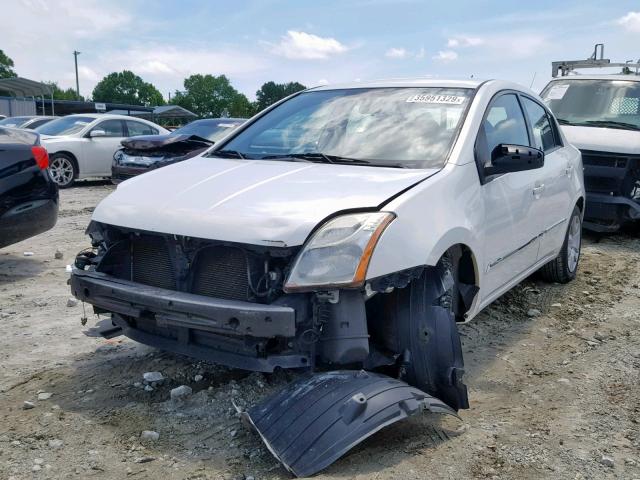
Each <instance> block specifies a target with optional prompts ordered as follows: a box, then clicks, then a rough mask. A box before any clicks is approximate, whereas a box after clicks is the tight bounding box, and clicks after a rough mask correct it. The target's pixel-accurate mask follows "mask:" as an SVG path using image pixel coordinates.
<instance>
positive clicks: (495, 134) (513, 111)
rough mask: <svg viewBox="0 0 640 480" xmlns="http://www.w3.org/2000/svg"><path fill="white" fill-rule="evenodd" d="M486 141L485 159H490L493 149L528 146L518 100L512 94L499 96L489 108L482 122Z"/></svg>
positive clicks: (525, 127)
mask: <svg viewBox="0 0 640 480" xmlns="http://www.w3.org/2000/svg"><path fill="white" fill-rule="evenodd" d="M481 129H482V130H483V132H481V133H484V138H485V139H486V148H487V152H486V154H487V155H486V157H487V158H488V159H490V158H491V154H492V153H493V151H494V150H495V148H496V147H497V146H498V145H500V144H502V143H504V144H507V145H527V146H528V145H529V135H528V133H527V124H526V123H525V121H524V115H523V114H522V109H521V108H520V103H519V102H518V99H517V98H516V96H515V95H513V94H506V95H501V96H499V97H498V98H496V99H495V100H494V101H493V103H492V104H491V105H490V106H489V109H488V111H487V115H486V116H485V119H484V121H483V122H482V127H481Z"/></svg>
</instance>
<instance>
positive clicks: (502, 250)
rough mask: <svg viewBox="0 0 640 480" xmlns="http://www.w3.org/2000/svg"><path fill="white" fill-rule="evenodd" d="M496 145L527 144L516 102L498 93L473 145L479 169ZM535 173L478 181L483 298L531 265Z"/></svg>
mask: <svg viewBox="0 0 640 480" xmlns="http://www.w3.org/2000/svg"><path fill="white" fill-rule="evenodd" d="M500 144H510V145H525V146H529V144H530V142H529V133H528V129H527V124H526V122H525V118H524V113H523V111H522V107H521V105H520V101H519V99H518V97H517V95H515V94H514V93H503V94H499V96H497V97H494V99H493V100H492V101H491V103H490V104H489V107H488V108H487V111H486V113H485V117H484V120H483V122H482V125H481V127H480V131H479V133H478V139H477V141H476V154H477V155H478V157H479V159H481V164H480V165H479V168H481V169H483V168H484V167H487V166H489V165H490V159H491V152H493V151H494V149H495V148H496V147H497V146H498V145H500ZM539 176H540V173H539V170H527V171H522V172H511V173H505V174H502V175H495V176H493V177H487V178H484V180H483V181H484V185H482V190H483V194H482V201H483V202H484V212H485V221H484V228H483V229H484V237H485V241H484V249H485V250H484V265H483V266H482V268H483V269H484V273H485V281H484V286H483V289H482V291H481V292H480V295H481V297H482V298H483V299H486V298H488V297H490V296H491V295H493V294H494V293H495V292H496V291H497V290H499V289H500V288H501V287H503V286H505V285H506V284H508V283H509V282H510V281H512V280H513V279H514V278H515V277H517V276H518V275H520V274H521V273H522V272H523V271H525V270H526V269H528V268H529V267H531V266H532V265H533V264H535V263H536V259H537V256H538V248H539V223H538V222H537V221H536V219H535V217H536V215H535V211H536V208H537V207H538V205H537V204H536V201H537V200H538V198H537V197H536V194H535V192H536V188H538V186H539V185H538V183H539V180H540V179H539Z"/></svg>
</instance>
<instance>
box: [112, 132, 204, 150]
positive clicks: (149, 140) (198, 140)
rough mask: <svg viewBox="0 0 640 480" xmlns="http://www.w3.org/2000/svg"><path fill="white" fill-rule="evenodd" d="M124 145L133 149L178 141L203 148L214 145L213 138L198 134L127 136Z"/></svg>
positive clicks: (172, 143) (157, 147)
mask: <svg viewBox="0 0 640 480" xmlns="http://www.w3.org/2000/svg"><path fill="white" fill-rule="evenodd" d="M120 143H122V146H124V147H125V148H130V149H132V150H155V149H161V148H163V147H169V146H171V145H175V144H177V143H179V144H181V145H182V146H183V147H192V148H203V147H207V146H210V145H213V142H212V141H211V140H207V139H206V138H202V137H199V136H198V135H180V134H178V135H173V134H169V135H141V136H138V137H131V138H125V139H124V140H122V142H120Z"/></svg>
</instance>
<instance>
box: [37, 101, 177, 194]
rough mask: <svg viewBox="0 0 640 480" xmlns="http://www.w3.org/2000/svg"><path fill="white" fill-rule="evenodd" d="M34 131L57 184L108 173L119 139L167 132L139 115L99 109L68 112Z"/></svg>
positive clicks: (108, 174)
mask: <svg viewBox="0 0 640 480" xmlns="http://www.w3.org/2000/svg"><path fill="white" fill-rule="evenodd" d="M36 131H37V132H38V133H39V134H40V135H41V141H42V145H43V146H44V147H45V148H46V149H47V151H48V152H49V158H50V162H49V171H50V172H51V176H52V178H53V180H54V181H55V182H56V183H57V184H58V186H59V187H60V188H67V187H70V186H71V185H73V183H74V182H75V181H76V180H78V179H82V178H88V177H110V176H111V163H112V162H113V154H114V153H115V151H116V150H118V148H120V141H121V140H122V139H124V138H128V137H135V136H138V135H158V134H167V133H169V131H168V130H166V129H164V128H162V127H161V126H159V125H156V124H155V123H152V122H149V121H147V120H143V119H141V118H133V117H128V116H126V115H110V114H99V113H86V114H85V113H83V114H77V115H68V116H66V117H62V118H59V119H57V120H53V121H51V122H49V123H47V124H45V125H43V126H41V127H39V128H37V129H36Z"/></svg>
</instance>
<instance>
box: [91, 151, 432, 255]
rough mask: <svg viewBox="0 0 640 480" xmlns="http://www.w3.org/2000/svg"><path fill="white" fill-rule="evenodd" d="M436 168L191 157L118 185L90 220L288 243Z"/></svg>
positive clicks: (259, 242) (373, 203)
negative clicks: (335, 216)
mask: <svg viewBox="0 0 640 480" xmlns="http://www.w3.org/2000/svg"><path fill="white" fill-rule="evenodd" d="M437 171H438V170H437V169H425V170H414V169H411V170H409V169H407V170H402V169H396V168H382V167H363V166H351V165H326V164H316V163H301V162H285V161H270V160H253V161H252V160H230V159H218V158H205V157H195V158H192V159H190V160H187V161H185V162H181V163H178V164H174V165H169V166H167V167H165V168H161V169H158V170H153V171H151V172H148V173H145V174H144V175H140V176H138V177H135V178H132V179H130V180H127V181H125V182H123V183H121V184H120V185H119V186H118V188H117V190H116V191H115V192H113V193H112V194H111V195H109V196H108V197H107V198H106V199H104V200H103V201H102V202H101V203H100V204H99V205H98V206H97V207H96V209H95V211H94V213H93V217H92V219H93V220H94V221H97V222H102V223H107V224H111V225H119V226H123V227H128V228H133V229H138V230H146V231H152V232H161V233H168V234H175V235H182V236H190V237H197V238H206V239H212V240H222V241H229V242H239V243H248V244H255V245H271V246H282V247H285V246H296V245H301V244H302V243H304V241H305V239H306V238H307V236H308V235H309V233H310V232H311V230H312V229H313V228H314V227H315V226H316V225H317V224H318V223H319V222H321V221H322V220H323V219H325V218H327V217H328V216H330V215H331V214H333V213H335V212H338V211H342V210H349V209H356V208H376V207H378V206H379V205H381V204H382V203H384V202H385V200H387V199H388V198H389V197H391V196H393V195H395V194H397V193H399V192H401V191H402V190H404V189H406V188H409V187H411V186H412V185H414V184H415V183H417V182H419V181H421V180H423V179H425V178H428V177H429V176H431V175H433V174H434V173H436V172H437Z"/></svg>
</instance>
